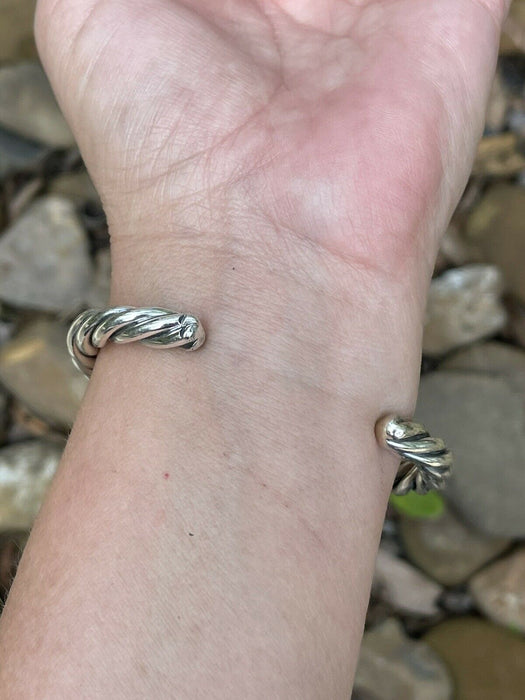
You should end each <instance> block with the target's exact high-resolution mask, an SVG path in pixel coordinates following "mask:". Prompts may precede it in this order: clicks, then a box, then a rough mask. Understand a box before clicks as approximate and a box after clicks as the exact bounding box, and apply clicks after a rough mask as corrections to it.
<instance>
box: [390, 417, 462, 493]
mask: <svg viewBox="0 0 525 700" xmlns="http://www.w3.org/2000/svg"><path fill="white" fill-rule="evenodd" d="M378 426H380V428H379V429H380V431H381V432H382V435H381V436H380V439H381V441H382V442H383V444H384V445H385V446H386V447H389V448H390V449H391V450H393V451H394V452H396V454H398V455H399V456H400V457H401V464H400V466H399V469H398V472H397V475H396V478H395V480H394V486H393V488H392V491H393V492H394V493H395V494H397V495H398V496H402V495H405V494H407V493H408V492H409V491H415V492H416V493H420V494H423V493H428V492H429V491H433V490H434V489H442V488H443V487H444V486H445V483H446V480H447V479H448V477H449V476H450V472H451V467H452V453H451V452H450V450H449V449H448V448H447V446H446V445H445V443H444V442H443V440H441V439H440V438H435V437H432V436H431V435H430V434H429V432H428V431H427V430H426V428H425V427H424V426H422V425H421V424H420V423H415V422H414V421H410V420H405V419H403V418H399V417H398V416H388V417H387V418H385V419H383V420H382V421H380V423H378Z"/></svg>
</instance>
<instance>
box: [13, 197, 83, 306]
mask: <svg viewBox="0 0 525 700" xmlns="http://www.w3.org/2000/svg"><path fill="white" fill-rule="evenodd" d="M91 278H92V268H91V260H90V258H89V253H88V246H87V240H86V236H85V234H84V231H83V230H82V228H81V226H80V224H79V222H78V218H77V216H76V214H75V209H74V206H73V204H72V203H71V202H69V201H67V200H66V199H62V198H59V197H53V196H49V197H43V198H40V199H38V200H37V201H35V202H34V203H33V204H32V205H31V207H29V209H27V211H26V212H25V213H24V214H23V215H22V216H21V217H20V218H19V219H17V221H15V223H14V224H12V225H11V226H10V228H9V229H8V230H7V231H6V232H5V233H4V235H3V236H2V237H1V238H0V299H2V300H4V301H5V302H7V303H9V304H11V305H13V306H17V307H24V308H30V309H39V310H42V311H52V312H60V311H71V310H73V309H75V308H76V307H77V306H79V305H80V304H81V303H82V302H83V300H84V299H85V297H86V293H87V290H88V288H89V286H90V283H91Z"/></svg>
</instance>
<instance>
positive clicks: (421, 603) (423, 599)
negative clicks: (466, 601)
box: [372, 548, 442, 617]
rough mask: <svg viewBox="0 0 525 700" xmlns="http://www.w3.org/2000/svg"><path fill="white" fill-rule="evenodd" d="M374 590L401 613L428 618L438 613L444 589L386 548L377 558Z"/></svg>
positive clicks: (380, 551) (381, 550)
mask: <svg viewBox="0 0 525 700" xmlns="http://www.w3.org/2000/svg"><path fill="white" fill-rule="evenodd" d="M372 588H373V590H374V591H375V594H376V595H377V596H378V597H380V598H381V600H383V601H385V602H386V603H388V604H390V605H391V606H392V607H393V608H394V609H395V610H398V611H399V612H402V613H408V614H410V615H419V616H427V617H431V616H432V615H436V614H438V613H439V607H438V605H437V600H438V598H439V596H440V595H441V591H442V589H441V586H439V585H438V584H437V583H435V582H434V581H431V580H430V579H429V578H427V577H426V576H425V575H424V574H422V573H421V572H420V571H418V570H417V569H415V568H414V567H413V566H411V565H410V564H409V563H408V562H407V561H404V560H403V559H399V558H398V557H396V556H395V555H394V554H392V553H390V552H389V551H387V550H386V549H384V548H381V549H380V550H379V552H378V554H377V559H376V568H375V573H374V582H373V586H372Z"/></svg>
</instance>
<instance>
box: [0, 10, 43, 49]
mask: <svg viewBox="0 0 525 700" xmlns="http://www.w3.org/2000/svg"><path fill="white" fill-rule="evenodd" d="M35 5H36V0H0V63H4V62H7V61H20V60H21V59H24V58H33V57H34V56H36V46H35V40H34V37H33V16H34V14H35Z"/></svg>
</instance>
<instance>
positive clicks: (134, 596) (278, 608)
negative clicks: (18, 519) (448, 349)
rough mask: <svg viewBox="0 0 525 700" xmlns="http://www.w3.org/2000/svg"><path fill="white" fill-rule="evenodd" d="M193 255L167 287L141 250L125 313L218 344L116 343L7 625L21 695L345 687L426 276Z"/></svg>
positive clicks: (262, 692)
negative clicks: (385, 425) (409, 279)
mask: <svg viewBox="0 0 525 700" xmlns="http://www.w3.org/2000/svg"><path fill="white" fill-rule="evenodd" d="M179 250H180V251H181V253H180V254H179V256H178V258H177V262H176V263H173V259H172V263H171V274H170V275H169V276H166V275H164V273H163V272H162V267H163V264H162V262H161V258H162V257H165V258H166V259H169V256H167V255H166V256H161V255H160V254H159V255H158V258H157V259H156V260H155V261H154V262H156V263H158V266H157V274H156V275H155V277H154V280H155V281H152V282H151V281H150V282H148V281H147V279H148V278H147V275H146V270H145V269H144V267H143V266H144V264H145V263H144V262H142V261H144V260H146V257H145V256H143V255H142V256H141V255H135V256H130V257H129V259H130V260H131V259H133V260H136V261H137V262H136V265H137V267H136V269H129V270H127V272H125V273H122V274H121V273H120V272H117V275H118V276H117V277H116V279H115V284H114V290H113V299H112V301H113V302H114V303H115V304H120V303H129V304H136V305H141V304H144V305H146V304H148V305H159V306H167V307H171V308H181V310H186V311H191V312H192V313H195V314H196V315H198V316H199V317H200V318H201V319H202V320H203V321H204V323H205V326H206V330H207V332H208V340H207V343H206V345H205V346H204V347H203V348H202V349H201V350H199V351H198V352H196V353H190V354H184V353H181V352H178V351H155V350H150V349H148V348H146V347H140V346H139V347H136V346H127V347H123V346H121V347H115V346H112V347H108V348H106V349H104V350H103V351H102V353H101V355H100V357H99V359H98V360H97V365H96V370H95V372H94V375H93V377H92V379H91V382H90V386H89V389H88V392H87V395H86V397H85V400H84V403H83V406H82V408H81V412H80V415H79V417H78V419H77V421H76V424H75V427H74V430H73V432H72V435H71V437H70V439H69V442H68V446H67V449H66V453H65V455H64V458H63V460H62V464H61V467H60V470H59V472H58V474H57V476H56V479H55V482H54V484H53V487H52V490H51V493H50V495H49V498H48V500H47V502H46V504H45V506H44V508H43V510H42V512H41V514H40V516H39V519H38V521H37V523H36V525H35V528H34V531H33V533H32V536H31V538H30V543H29V545H28V548H27V550H26V553H25V554H24V557H23V560H22V564H21V567H20V570H19V574H18V576H17V579H16V581H15V584H14V587H13V590H12V594H11V596H10V599H9V603H8V606H7V609H6V611H5V613H4V617H3V619H2V636H1V647H2V648H1V654H2V659H3V662H2V688H3V692H4V697H6V698H10V697H13V698H15V697H16V698H17V699H18V698H36V697H38V698H44V697H53V698H60V697H72V696H73V695H74V696H75V697H86V698H87V697H89V698H91V697H110V696H111V697H116V698H120V697H122V698H135V697H136V698H143V697H152V696H153V695H154V694H155V695H156V696H158V697H177V698H184V697H188V698H200V697H202V698H204V697H206V698H210V697H216V698H225V697H232V698H237V697H239V698H240V697H243V698H259V697H272V698H273V697H279V698H280V697H282V698H296V697H297V698H328V697H330V698H339V697H340V698H347V697H348V695H349V692H350V686H351V677H352V673H353V668H354V665H355V662H356V658H357V653H358V648H359V642H360V637H361V632H362V625H363V619H364V613H365V610H366V605H367V601H368V592H369V586H370V581H371V575H372V571H373V561H374V557H375V553H376V549H377V542H378V537H379V532H380V528H381V522H382V518H383V515H384V509H385V505H386V500H387V497H388V493H389V489H390V486H391V482H392V478H393V475H394V472H395V466H396V464H395V459H393V458H391V457H390V456H388V455H387V454H386V453H385V452H384V451H382V450H380V448H379V447H378V445H377V444H376V441H375V438H374V422H375V419H376V418H377V417H379V415H381V414H383V413H385V412H387V411H391V410H398V411H399V412H401V413H407V412H410V410H411V407H412V404H413V401H414V393H415V386H416V381H417V357H418V337H417V334H418V324H419V320H418V319H417V314H415V316H416V320H415V321H414V318H413V317H412V316H411V314H410V313H407V309H408V307H409V306H410V303H411V302H410V297H411V296H413V295H412V292H411V290H412V289H413V286H412V284H409V283H406V284H405V285H404V286H401V285H399V284H392V285H391V286H390V287H388V288H386V287H385V285H383V284H380V283H378V282H377V273H370V274H368V273H367V274H364V273H363V272H362V271H361V272H355V271H352V270H350V269H349V268H348V267H347V266H345V265H344V263H343V262H341V261H334V262H333V268H332V269H331V270H322V269H320V270H319V277H318V279H316V280H312V279H311V278H308V279H306V278H305V277H303V276H302V275H301V273H300V272H298V273H296V274H294V275H293V276H290V274H284V273H285V271H284V270H282V269H280V263H279V262H278V261H277V262H275V264H274V265H273V266H271V267H270V266H268V265H265V264H263V263H262V261H257V260H253V259H251V258H250V257H249V256H248V255H244V254H232V253H231V252H230V253H227V254H223V253H218V252H217V251H215V252H213V253H212V252H211V251H208V250H206V247H204V248H201V249H200V252H198V251H197V249H194V250H193V251H189V250H186V251H185V252H184V246H179ZM165 252H167V251H165ZM297 254H298V255H299V254H303V253H301V252H300V251H299V250H298V251H297ZM304 255H310V253H308V252H304ZM295 258H296V259H297V255H296V256H295ZM190 260H193V261H194V263H195V262H196V263H197V264H195V265H194V266H193V272H192V274H190V273H189V272H188V270H189V269H190V268H191V265H190ZM151 263H152V260H151V258H150V259H149V260H148V264H151ZM118 267H119V266H118V264H117V270H118ZM305 268H306V269H311V265H309V266H305ZM145 275H146V277H145ZM141 279H142V280H145V279H146V281H145V282H144V281H143V282H142V283H141V282H137V280H141ZM151 279H153V278H150V280H151ZM329 280H332V282H329ZM374 281H375V282H376V283H374ZM327 284H330V285H331V287H330V288H329V289H327V287H326V285H327ZM369 285H371V286H369ZM318 287H319V288H318ZM321 287H322V294H321V293H320V288H321ZM372 287H375V288H372ZM181 305H183V307H184V308H182V306H181ZM401 309H403V311H402V312H400V310H401ZM396 311H397V314H396ZM415 311H416V310H414V312H415ZM407 333H408V337H406V334H407ZM403 334H405V337H406V343H405V346H406V347H408V348H409V351H408V354H407V353H406V352H403V351H402V350H399V348H402V347H403V342H402V337H403ZM398 341H399V342H398ZM341 346H343V348H344V349H343V350H341ZM392 347H397V348H398V350H394V352H392V351H391V348H392ZM15 638H16V644H15Z"/></svg>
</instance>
